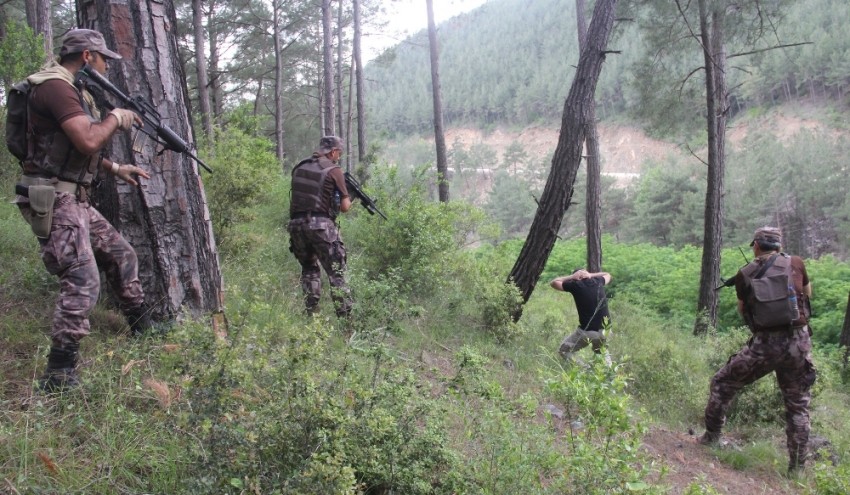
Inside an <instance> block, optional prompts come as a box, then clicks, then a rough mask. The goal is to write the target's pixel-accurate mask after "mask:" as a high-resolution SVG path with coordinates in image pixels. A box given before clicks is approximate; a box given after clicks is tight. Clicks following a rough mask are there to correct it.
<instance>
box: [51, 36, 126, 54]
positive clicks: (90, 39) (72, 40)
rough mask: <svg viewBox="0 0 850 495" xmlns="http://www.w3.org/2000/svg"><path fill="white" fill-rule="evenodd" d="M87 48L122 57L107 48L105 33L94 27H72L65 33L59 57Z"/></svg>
mask: <svg viewBox="0 0 850 495" xmlns="http://www.w3.org/2000/svg"><path fill="white" fill-rule="evenodd" d="M85 50H91V51H93V52H98V53H100V54H101V55H103V56H104V57H107V58H111V59H120V58H121V55H118V54H117V53H115V52H113V51H112V50H110V49H109V48H106V40H104V39H103V35H102V34H100V33H98V32H97V31H94V30H92V29H72V30H70V31H68V32H67V33H65V37H64V38H62V48H60V49H59V57H60V58H61V57H64V56H65V55H70V54H72V53H80V52H83V51H85Z"/></svg>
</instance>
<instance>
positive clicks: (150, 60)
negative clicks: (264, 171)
mask: <svg viewBox="0 0 850 495" xmlns="http://www.w3.org/2000/svg"><path fill="white" fill-rule="evenodd" d="M77 10H78V13H79V16H80V20H81V25H83V26H87V27H91V28H93V29H97V30H99V31H101V32H102V33H103V34H104V37H105V38H106V42H107V45H108V46H110V47H111V48H113V49H114V50H115V51H117V52H118V53H119V54H121V56H122V57H123V58H124V59H123V60H122V61H120V62H119V63H115V64H112V66H111V70H110V73H109V77H110V79H111V80H112V82H113V83H114V84H115V85H116V86H118V87H119V88H126V90H125V93H127V94H128V95H132V96H135V95H138V96H141V97H142V98H144V99H146V100H147V101H149V102H150V103H151V104H152V106H153V107H154V108H155V109H156V111H157V112H158V113H159V114H160V115H161V116H162V117H163V119H164V120H165V121H166V122H167V124H168V126H169V127H170V128H171V129H173V130H174V131H175V132H176V133H177V134H178V135H180V136H184V137H186V138H187V141H189V142H192V140H193V137H192V134H193V133H192V129H191V128H190V125H189V113H188V104H187V102H188V95H187V92H186V80H185V76H184V74H183V72H182V67H181V65H180V60H179V57H178V53H177V39H176V37H175V33H174V31H173V29H174V26H175V24H176V22H175V12H174V5H173V4H172V1H171V0H140V1H138V2H125V3H121V2H116V1H114V0H77ZM158 148H159V146H158V145H157V144H156V143H153V142H152V141H150V140H148V141H147V144H146V145H145V146H144V147H143V148H142V151H141V153H140V154H135V155H134V154H133V151H132V149H131V143H130V142H129V138H128V137H127V135H126V134H119V135H118V137H117V138H116V139H115V140H113V143H112V150H111V151H112V152H111V157H112V159H113V160H115V161H116V162H119V163H135V164H136V165H137V166H140V167H142V168H144V169H145V170H148V171H149V172H150V174H151V178H150V179H142V181H141V182H142V184H141V186H140V187H138V188H136V187H132V186H129V185H127V184H124V183H119V182H116V181H115V180H113V179H112V177H111V176H110V177H108V178H107V179H106V180H104V181H103V183H102V184H101V186H100V187H99V188H98V189H97V190H96V191H95V195H94V198H95V202H96V204H97V207H98V209H99V210H100V211H101V212H102V213H103V214H104V216H106V217H107V218H108V219H109V221H110V222H111V223H112V224H113V225H114V226H115V227H116V228H117V229H118V230H119V231H121V233H122V234H123V235H124V237H125V238H126V239H127V240H128V241H129V242H130V243H131V244H132V245H133V247H134V248H135V249H136V253H137V254H138V257H139V278H140V279H141V281H142V285H143V287H144V289H145V300H146V302H147V304H148V305H150V307H151V310H152V314H153V316H154V318H155V319H157V320H168V319H173V318H175V317H176V316H178V315H180V314H183V313H184V312H188V313H189V315H190V316H192V317H200V316H201V315H203V314H206V313H209V312H219V311H221V309H222V307H223V301H222V278H221V271H220V268H219V260H218V253H217V251H216V245H215V239H214V237H213V232H212V223H211V221H210V218H209V210H208V208H207V203H206V197H205V194H204V187H203V183H202V181H201V177H200V175H199V173H198V166H197V164H196V163H195V162H194V161H192V160H190V159H189V158H188V157H186V156H185V155H182V154H178V153H174V152H165V153H162V154H158V151H159V149H158Z"/></svg>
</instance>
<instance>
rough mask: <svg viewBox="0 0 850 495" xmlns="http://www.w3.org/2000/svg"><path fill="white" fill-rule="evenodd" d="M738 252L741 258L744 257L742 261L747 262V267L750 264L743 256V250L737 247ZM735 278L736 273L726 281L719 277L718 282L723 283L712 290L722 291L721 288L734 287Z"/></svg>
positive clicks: (744, 255) (745, 256)
mask: <svg viewBox="0 0 850 495" xmlns="http://www.w3.org/2000/svg"><path fill="white" fill-rule="evenodd" d="M738 250H739V251H741V256H743V257H744V261H746V262H747V263H746V265H749V264H750V260H748V259H747V255H746V254H744V250H743V249H741V247H740V246H739V247H738ZM746 265H744V266H746ZM737 277H738V274H737V273H736V274H735V275H732V276H731V277H729V278H727V279H724V278H723V277H720V281H721V282H723V283H722V284H720V286H719V287H715V288H714V290H720V289H722V288H724V287H734V286H735V279H736V278H737Z"/></svg>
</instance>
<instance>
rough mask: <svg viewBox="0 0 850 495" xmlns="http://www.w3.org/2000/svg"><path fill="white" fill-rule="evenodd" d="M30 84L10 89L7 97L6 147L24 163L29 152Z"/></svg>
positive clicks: (22, 82) (25, 83) (23, 82)
mask: <svg viewBox="0 0 850 495" xmlns="http://www.w3.org/2000/svg"><path fill="white" fill-rule="evenodd" d="M30 86H31V85H30V83H29V81H27V80H26V79H24V80H23V81H21V82H19V83H17V84H15V85H13V86H12V87H11V88H9V93H8V94H7V95H6V147H7V148H9V152H11V153H12V155H14V156H15V158H17V159H18V160H20V161H21V162H23V161H24V160H25V159H26V157H27V154H28V152H29V135H30V132H31V129H30V124H29V115H28V114H29V111H28V107H29V105H28V102H27V100H28V99H29V91H30Z"/></svg>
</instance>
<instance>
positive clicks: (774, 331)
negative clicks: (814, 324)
mask: <svg viewBox="0 0 850 495" xmlns="http://www.w3.org/2000/svg"><path fill="white" fill-rule="evenodd" d="M801 330H803V331H805V332H806V333H808V331H809V329H808V325H795V326H787V327H772V328H768V329H762V330H756V331H755V332H753V335H755V334H761V335H765V336H769V337H775V336H783V335H786V336H787V335H790V334H792V333H795V332H799V331H801Z"/></svg>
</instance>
